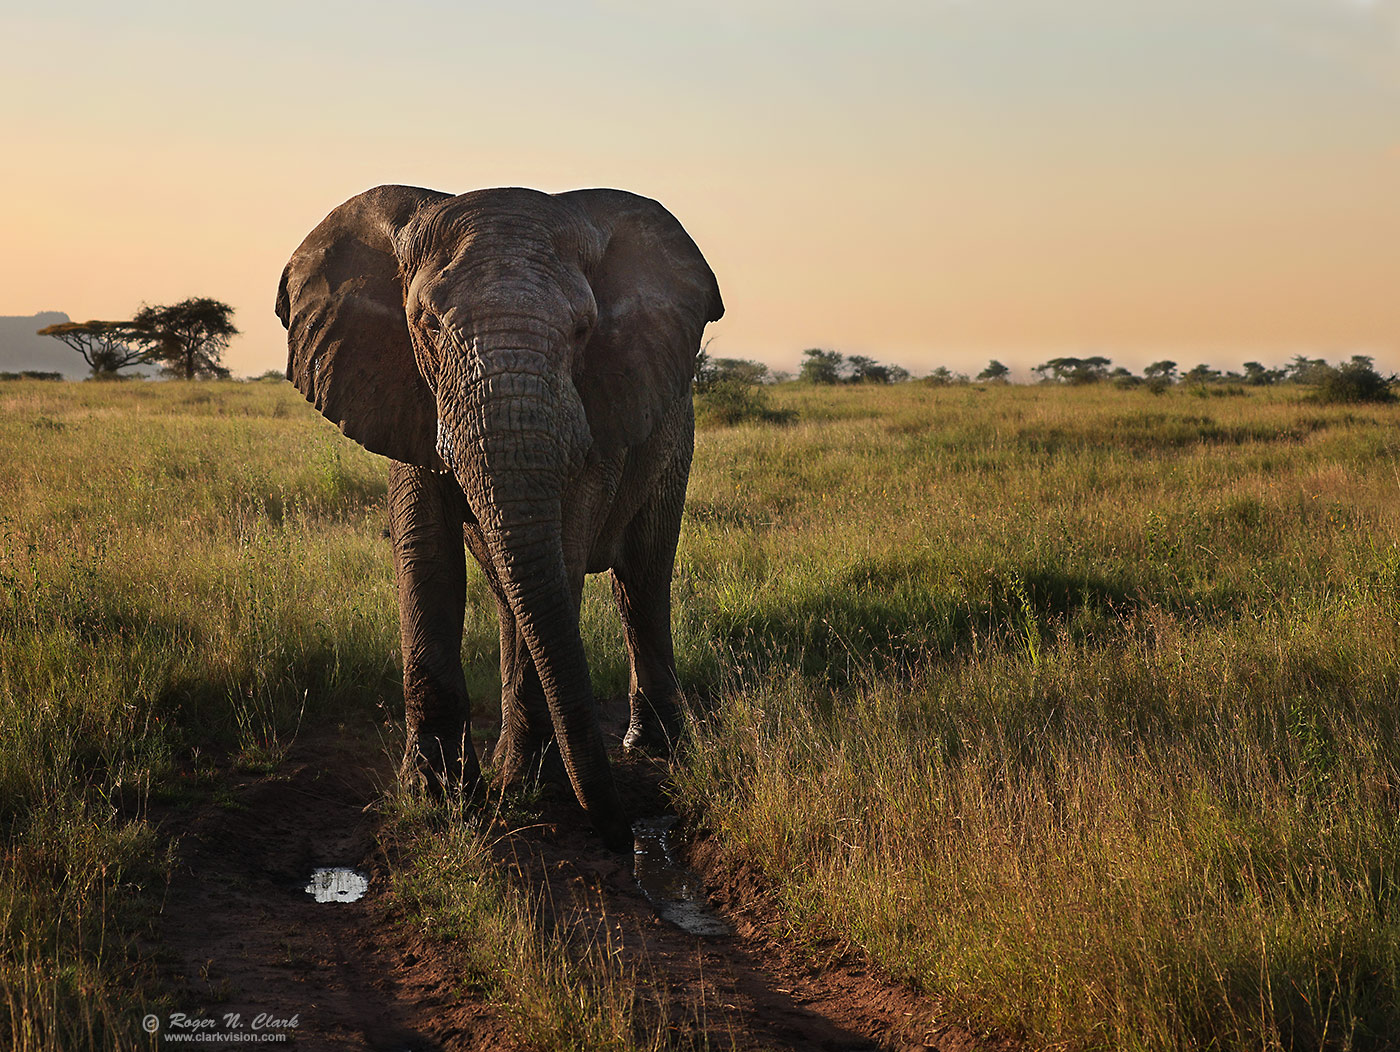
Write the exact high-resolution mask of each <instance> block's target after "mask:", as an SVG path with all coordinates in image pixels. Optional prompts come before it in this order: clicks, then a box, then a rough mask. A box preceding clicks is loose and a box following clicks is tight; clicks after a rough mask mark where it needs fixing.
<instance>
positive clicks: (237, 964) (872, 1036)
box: [158, 705, 1014, 1052]
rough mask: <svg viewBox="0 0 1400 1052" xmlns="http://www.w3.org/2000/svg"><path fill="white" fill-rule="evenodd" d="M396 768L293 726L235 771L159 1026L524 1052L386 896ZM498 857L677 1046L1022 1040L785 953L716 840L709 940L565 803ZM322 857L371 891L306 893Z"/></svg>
mask: <svg viewBox="0 0 1400 1052" xmlns="http://www.w3.org/2000/svg"><path fill="white" fill-rule="evenodd" d="M607 708H608V712H607V717H608V719H607V722H606V726H607V729H608V731H609V733H610V736H611V737H613V738H614V739H617V738H618V737H619V736H620V724H621V719H620V716H619V713H618V712H617V711H616V706H614V705H609V706H607ZM621 715H623V716H625V713H623V714H621ZM616 771H617V777H618V781H619V788H620V790H621V792H622V794H623V798H624V803H625V804H626V805H628V806H629V807H630V808H631V809H632V810H633V813H634V814H635V815H636V816H637V817H642V818H645V817H654V816H660V815H663V814H665V813H666V812H667V810H668V804H667V801H666V798H665V794H664V793H663V791H662V786H661V783H662V774H663V772H662V769H661V768H660V767H659V766H658V765H655V764H652V763H649V762H646V761H641V760H631V759H623V760H619V761H618V763H617V766H616ZM391 777H392V764H391V762H390V761H389V759H388V757H387V756H386V755H385V753H384V750H383V748H382V746H381V745H380V744H379V742H378V741H377V740H375V739H374V738H373V736H372V735H368V734H354V733H349V734H344V735H339V736H337V735H334V734H329V733H322V734H318V735H313V736H308V735H307V734H306V733H305V732H303V737H302V740H301V741H299V742H298V743H297V745H296V746H295V748H294V749H293V750H292V754H291V756H290V757H289V759H288V760H287V761H286V762H285V763H284V764H283V765H282V767H281V768H280V769H279V770H278V772H277V773H276V774H274V775H272V776H270V777H266V778H243V779H241V780H240V781H239V782H237V783H236V784H235V786H234V788H233V792H232V795H231V797H230V798H225V799H224V801H223V804H222V806H218V805H214V806H210V807H207V808H205V809H204V810H203V811H202V812H201V813H200V814H198V815H197V816H196V817H195V819H194V820H193V822H192V823H190V824H189V825H188V827H187V829H186V830H185V832H184V833H183V836H182V839H181V844H182V851H181V865H180V868H179V871H178V873H177V875H176V878H175V879H174V881H173V882H172V885H171V887H170V890H169V894H168V896H167V901H166V904H165V909H164V912H163V924H162V932H161V940H162V945H161V948H160V953H161V955H162V957H163V959H164V960H165V962H166V976H167V982H168V984H169V986H170V988H171V989H172V990H173V991H174V993H173V998H172V1005H171V1010H170V1011H162V1012H161V1013H160V1014H159V1018H158V1023H159V1025H160V1028H161V1032H162V1036H164V1034H166V1033H168V1032H170V1031H171V1030H172V1029H176V1026H175V1025H172V1024H173V1023H174V1021H173V1018H172V1017H173V1013H177V1012H178V1013H183V1015H184V1016H185V1018H186V1020H187V1021H194V1023H195V1024H198V1025H202V1026H203V1027H204V1028H205V1029H207V1030H208V1031H210V1032H219V1033H225V1032H228V1031H229V1027H228V1026H227V1025H226V1016H228V1015H236V1016H237V1017H238V1022H239V1026H240V1028H241V1032H242V1033H243V1034H245V1035H246V1034H250V1033H253V1032H255V1031H254V1030H253V1023H254V1020H256V1019H257V1018H258V1017H259V1016H264V1017H265V1018H264V1019H263V1023H264V1026H263V1028H262V1030H261V1031H260V1032H263V1033H266V1032H269V1031H270V1030H271V1031H272V1032H275V1028H269V1027H268V1026H267V1025H266V1024H267V1023H268V1021H269V1020H272V1021H275V1020H288V1019H291V1018H293V1017H295V1020H296V1026H295V1027H284V1028H282V1030H283V1032H286V1033H288V1034H289V1038H290V1040H289V1044H291V1046H292V1047H296V1048H298V1049H322V1048H325V1049H341V1048H357V1049H364V1048H367V1049H375V1050H384V1052H407V1050H433V1049H438V1050H443V1052H457V1050H464V1052H487V1050H491V1052H495V1050H513V1049H517V1048H520V1047H521V1046H520V1045H519V1043H518V1042H517V1041H516V1039H515V1038H514V1037H513V1036H512V1031H511V1028H510V1025H509V1020H508V1018H507V1016H506V1015H505V1013H503V1012H502V1011H500V1010H498V1009H496V1008H493V1007H492V1006H491V1005H490V1004H488V1003H485V1002H484V1001H483V1000H482V999H480V997H479V996H477V995H476V994H475V993H474V992H473V991H472V990H471V989H468V988H466V987H465V985H464V984H463V983H461V982H460V980H459V979H458V978H457V973H456V971H455V969H454V967H453V963H452V961H453V953H452V947H451V946H450V945H437V944H433V943H432V942H430V941H428V940H425V939H424V938H422V937H421V936H419V935H418V934H416V933H415V932H413V931H411V930H410V929H409V926H407V925H405V924H403V923H402V922H401V920H400V918H398V917H397V916H396V914H395V911H394V907H393V904H392V902H388V901H386V899H385V897H384V896H383V894H382V892H383V889H384V888H385V887H387V885H388V879H387V872H386V868H385V867H386V863H385V861H384V858H383V855H382V854H381V853H380V852H379V850H378V848H377V846H376V841H375V828H374V813H373V810H372V807H371V805H372V804H373V802H374V801H375V799H376V798H377V797H378V795H379V792H380V789H381V787H382V786H384V785H385V784H386V782H387V780H388V779H389V778H391ZM494 850H495V855H496V857H497V858H498V859H499V861H500V863H501V865H502V867H503V868H504V869H505V870H506V871H507V872H508V873H509V875H510V877H511V879H512V880H514V881H515V882H516V883H517V884H518V885H520V886H522V887H526V888H529V889H531V890H532V891H533V892H535V893H536V894H538V895H539V896H540V897H541V899H542V901H544V902H547V903H549V904H551V909H550V921H551V922H552V923H553V924H554V925H555V926H556V928H557V929H558V933H559V934H560V935H561V936H564V937H569V936H571V935H572V936H577V937H578V938H579V939H580V940H583V941H585V942H586V941H587V940H590V939H592V940H596V939H598V938H599V933H600V932H603V931H606V932H607V936H606V937H607V939H608V941H609V945H610V946H611V947H612V948H613V952H614V953H615V955H616V956H617V957H618V958H620V960H621V961H622V963H624V964H625V965H627V966H629V967H630V968H631V969H632V970H634V971H635V972H636V974H637V975H638V983H639V990H638V994H639V1000H640V1001H641V1002H642V1003H643V1004H644V1005H650V1006H652V1011H654V1012H660V1013H664V1016H665V1018H666V1019H667V1021H668V1024H669V1030H670V1031H671V1033H672V1034H674V1036H675V1043H676V1045H677V1047H681V1048H692V1047H703V1046H704V1045H705V1044H707V1043H708V1044H709V1045H710V1046H711V1047H715V1048H734V1049H793V1050H799V1049H800V1050H804V1052H806V1050H813V1052H817V1050H820V1052H838V1050H840V1052H855V1050H876V1049H898V1050H901V1052H902V1050H908V1049H941V1050H945V1052H954V1050H956V1052H966V1050H971V1049H982V1048H992V1049H1007V1048H1012V1047H1014V1045H1012V1044H1011V1043H1010V1042H1007V1041H1003V1040H998V1041H990V1042H989V1041H985V1040H979V1039H977V1038H976V1037H974V1036H973V1035H972V1034H970V1033H968V1032H967V1031H965V1030H961V1029H959V1028H956V1027H949V1026H945V1025H941V1024H940V1023H939V1021H938V1018H937V1014H936V1007H935V1006H933V1005H931V1004H930V1003H929V1002H928V1001H926V1000H921V999H920V998H918V997H917V996H916V995H914V994H913V993H912V992H911V991H909V990H908V989H907V988H905V987H903V986H901V985H899V984H897V983H894V982H891V981H889V980H888V979H886V978H883V977H881V976H880V975H879V974H878V972H876V971H875V970H874V969H872V968H871V967H870V966H869V965H868V964H866V963H865V962H863V961H862V960H860V959H859V958H858V957H857V956H856V955H854V954H850V953H845V954H838V953H836V952H835V951H832V950H828V951H827V952H826V953H825V954H824V955H819V954H816V953H814V952H813V951H811V950H800V949H798V948H795V947H794V946H793V945H792V944H791V943H789V942H787V941H785V940H784V939H783V938H782V936H781V931H782V925H781V921H780V918H779V916H778V913H777V911H776V910H775V909H774V908H773V907H772V905H771V902H770V897H769V896H768V895H766V894H765V893H764V892H763V888H762V880H761V878H760V877H758V876H757V875H756V874H755V873H753V872H752V871H751V870H748V869H746V868H745V867H744V866H742V865H740V864H738V863H736V862H735V861H733V860H730V859H728V858H726V857H725V855H724V853H723V851H722V850H721V849H720V848H719V846H718V845H717V844H715V843H714V842H713V841H706V840H702V841H699V842H697V843H695V844H692V845H691V846H690V848H689V850H688V852H687V854H686V861H687V864H688V865H690V866H692V867H694V868H695V869H696V870H697V871H698V872H699V874H700V876H701V879H702V880H703V882H704V883H705V884H706V886H707V889H708V891H709V893H710V899H711V903H712V904H713V905H715V906H717V907H718V909H719V911H720V913H721V915H722V916H723V917H724V918H725V919H726V920H727V921H728V923H729V926H730V927H731V928H732V929H733V930H732V933H731V934H728V935H721V936H696V935H691V934H688V933H686V932H685V931H682V930H681V929H680V928H677V927H675V926H674V925H672V924H670V923H668V922H666V921H663V920H661V919H660V918H659V917H658V915H657V912H656V910H655V908H654V907H653V905H652V903H651V902H649V901H648V899H647V898H646V896H645V895H644V894H643V892H642V890H641V889H640V888H639V887H638V885H637V883H636V882H635V880H634V878H633V859H632V858H631V857H630V856H626V855H619V854H617V853H615V852H611V851H609V850H607V849H606V848H605V847H604V846H603V845H602V843H601V841H599V840H598V838H597V837H596V836H594V835H593V834H592V832H591V831H590V830H589V829H588V828H587V825H586V823H585V822H584V821H583V819H582V815H581V813H580V812H579V810H578V808H577V806H576V805H574V804H573V803H572V802H571V801H570V800H567V799H563V798H560V799H558V800H556V801H554V802H552V803H547V804H546V805H545V810H544V814H543V816H542V819H541V821H540V822H539V823H537V824H534V825H532V826H531V827H529V828H526V829H521V830H517V831H513V832H503V833H502V835H501V836H500V837H499V838H498V839H497V841H496V843H495V849H494ZM323 866H350V867H355V868H357V869H359V870H361V871H362V872H364V873H366V874H367V875H368V876H369V878H370V886H369V893H368V894H367V895H366V896H365V897H364V898H363V899H361V900H359V901H357V902H350V903H344V902H335V903H317V902H315V901H314V900H313V899H312V897H311V896H310V895H308V894H307V893H306V891H305V888H306V885H307V882H308V880H309V879H310V875H311V873H312V871H313V870H314V869H316V868H317V867H323ZM186 1029H188V1026H187V1027H186ZM235 1043H236V1044H237V1045H238V1046H239V1047H242V1046H243V1045H244V1044H246V1043H247V1042H246V1037H243V1038H240V1037H233V1038H230V1039H228V1041H227V1044H226V1045H225V1046H223V1047H233V1046H234V1044H235ZM201 1044H203V1047H221V1044H220V1043H209V1042H207V1041H206V1042H201ZM161 1045H162V1047H168V1046H167V1045H166V1043H165V1042H164V1041H162V1042H161ZM283 1047H286V1046H285V1045H284V1046H283Z"/></svg>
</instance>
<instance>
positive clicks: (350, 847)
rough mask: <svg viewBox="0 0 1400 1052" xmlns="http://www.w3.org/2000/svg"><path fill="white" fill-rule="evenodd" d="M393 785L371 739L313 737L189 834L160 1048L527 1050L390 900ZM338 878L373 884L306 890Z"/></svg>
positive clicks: (177, 887)
mask: <svg viewBox="0 0 1400 1052" xmlns="http://www.w3.org/2000/svg"><path fill="white" fill-rule="evenodd" d="M393 773H394V772H393V764H392V763H391V761H390V760H389V758H388V756H387V755H386V753H385V751H384V749H383V747H382V746H381V745H380V743H379V742H378V741H377V740H376V739H375V738H374V737H373V735H372V733H369V732H368V731H367V730H360V731H358V732H356V731H350V732H347V733H345V734H337V733H335V732H334V731H329V730H327V731H321V732H317V733H310V734H309V733H307V732H305V731H304V732H303V734H302V737H301V739H300V740H299V741H298V742H297V743H296V745H295V746H294V747H293V749H292V752H291V755H290V756H289V758H288V759H287V760H286V761H285V762H284V763H283V764H282V765H281V767H280V768H279V769H278V770H277V772H276V773H274V774H273V775H271V776H269V777H264V778H252V777H241V778H240V777H235V782H234V785H233V787H232V792H231V794H228V795H226V796H223V797H221V799H220V802H218V803H216V804H213V805H210V806H208V807H206V808H204V809H203V810H202V811H201V812H200V813H199V814H197V815H196V816H195V817H194V819H193V821H192V822H191V823H190V824H189V825H188V826H187V827H186V828H184V829H183V831H182V835H181V838H180V865H179V868H178V870H177V872H176V875H175V878H174V879H173V880H172V882H171V885H170V889H169V892H168V894H167V896H166V901H165V906H164V909H163V911H162V914H161V925H160V927H161V932H160V936H161V945H160V946H159V948H158V950H157V953H158V955H159V957H160V958H161V959H162V961H163V963H164V970H165V973H166V976H165V977H166V984H167V988H168V989H170V990H171V991H172V998H171V1004H170V1006H169V1009H168V1010H167V1009H164V1008H162V1009H160V1010H158V1011H157V1012H156V1013H155V1015H156V1022H157V1025H158V1027H159V1033H160V1036H161V1038H162V1040H161V1041H160V1042H159V1047H177V1046H175V1045H174V1043H173V1042H172V1041H171V1040H170V1037H169V1035H171V1034H177V1033H202V1034H203V1035H204V1036H205V1037H206V1038H207V1037H208V1036H209V1035H214V1034H218V1035H221V1036H220V1038H219V1039H218V1040H215V1041H213V1042H210V1041H208V1040H201V1041H200V1042H199V1046H198V1047H203V1048H221V1047H230V1048H231V1047H240V1048H241V1047H248V1046H249V1045H250V1044H253V1045H254V1047H258V1045H257V1044H254V1043H253V1042H252V1041H250V1040H249V1038H250V1036H251V1035H254V1034H264V1035H266V1034H277V1033H285V1034H286V1035H287V1039H286V1042H285V1043H280V1042H279V1043H273V1044H272V1045H271V1047H294V1048H297V1049H373V1050H376V1052H378V1050H383V1052H410V1050H412V1052H420V1050H439V1049H440V1050H444V1052H445V1050H458V1049H464V1050H472V1052H475V1050H486V1049H490V1050H496V1049H501V1050H511V1049H515V1048H517V1047H518V1046H517V1045H516V1044H515V1043H514V1042H513V1041H512V1039H511V1036H510V1028H509V1026H508V1025H507V1024H506V1022H505V1021H504V1019H503V1018H502V1017H501V1015H500V1014H499V1013H498V1012H497V1011H496V1010H494V1009H493V1008H492V1007H491V1006H489V1005H487V1004H484V1003H481V1002H480V1001H478V1000H476V999H474V998H473V997H472V996H471V993H470V992H469V991H465V990H463V989H461V988H460V987H461V984H460V983H459V982H458V980H457V979H456V976H455V973H454V970H453V968H452V966H451V963H450V959H449V955H447V954H445V953H444V952H443V950H442V948H441V947H438V946H435V945H433V944H431V943H429V942H427V941H425V940H424V939H423V938H422V937H421V936H419V935H417V934H416V933H414V932H412V931H411V930H409V929H408V928H407V927H406V926H405V925H403V924H401V923H399V919H398V918H397V917H396V915H395V913H394V910H393V908H392V906H391V905H388V904H386V903H385V901H384V897H383V894H382V892H383V889H384V888H386V887H387V886H388V874H387V871H386V869H385V863H384V860H383V856H382V855H381V854H380V853H379V851H378V848H377V845H376V841H375V814H374V812H373V810H372V805H373V803H374V802H375V800H377V798H378V797H379V795H380V792H381V789H382V787H384V786H385V785H386V784H387V782H388V780H389V779H390V778H392V777H393ZM182 824H183V823H182ZM335 866H346V867H352V868H355V869H358V870H359V871H361V872H362V873H364V874H366V875H367V876H368V877H369V891H368V893H367V894H366V895H365V897H364V898H362V899H360V900H358V901H355V902H327V903H318V902H316V901H315V900H314V899H313V897H312V896H311V895H309V894H308V893H307V892H306V886H307V884H308V882H309V881H310V879H311V874H312V872H313V870H315V869H317V868H320V867H335ZM180 1017H183V1018H180ZM231 1017H232V1018H231ZM260 1019H261V1022H259V1020H260ZM278 1021H283V1022H285V1023H287V1024H288V1025H284V1026H280V1027H279V1026H276V1025H273V1024H275V1023H276V1022H278ZM148 1028H149V1024H148Z"/></svg>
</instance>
